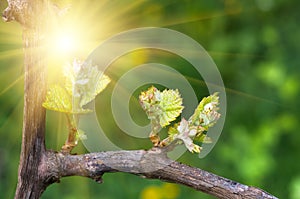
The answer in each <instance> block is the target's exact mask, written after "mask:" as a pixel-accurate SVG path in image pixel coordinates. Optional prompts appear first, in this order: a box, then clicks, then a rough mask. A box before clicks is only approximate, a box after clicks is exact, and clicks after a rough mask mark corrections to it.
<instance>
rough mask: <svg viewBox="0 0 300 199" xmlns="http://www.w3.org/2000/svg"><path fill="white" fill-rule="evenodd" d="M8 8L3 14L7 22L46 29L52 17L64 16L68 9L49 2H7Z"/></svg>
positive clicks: (33, 0)
mask: <svg viewBox="0 0 300 199" xmlns="http://www.w3.org/2000/svg"><path fill="white" fill-rule="evenodd" d="M7 2H8V6H7V8H6V9H5V10H4V11H3V13H2V19H3V20H4V21H5V22H9V21H16V22H18V23H20V24H21V25H22V26H23V27H24V28H27V29H33V28H36V27H39V28H40V27H44V28H45V27H46V24H47V23H48V22H49V20H51V19H52V17H60V16H62V15H64V14H65V13H66V12H67V10H68V9H69V7H68V8H64V9H60V8H59V7H58V6H57V5H55V4H53V3H50V2H49V0H7Z"/></svg>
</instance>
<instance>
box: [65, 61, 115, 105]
mask: <svg viewBox="0 0 300 199" xmlns="http://www.w3.org/2000/svg"><path fill="white" fill-rule="evenodd" d="M64 75H65V77H66V81H65V87H66V90H67V91H68V93H70V94H71V95H72V96H73V97H74V98H75V101H76V102H77V105H76V106H78V107H79V108H82V107H83V106H84V105H86V104H88V103H89V102H91V101H92V100H94V99H95V97H96V96H97V95H98V94H99V93H100V92H101V91H103V90H104V89H105V88H106V86H107V85H108V84H109V83H110V78H109V77H108V76H106V75H104V73H103V72H102V71H100V70H99V69H98V67H97V66H96V65H92V63H91V62H83V63H82V62H79V61H76V60H75V61H74V62H73V65H67V66H66V67H65V70H64Z"/></svg>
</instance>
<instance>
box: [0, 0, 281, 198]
mask: <svg viewBox="0 0 300 199" xmlns="http://www.w3.org/2000/svg"><path fill="white" fill-rule="evenodd" d="M56 8H57V7H56V6H52V4H50V3H49V1H48V0H8V7H7V8H6V9H5V11H4V12H3V14H2V18H3V19H4V20H5V21H17V22H18V23H20V24H21V25H22V27H23V42H24V72H25V80H24V119H23V132H22V134H23V135H22V149H21V155H20V165H19V173H18V184H17V189H16V194H15V198H16V199H28V198H32V199H38V198H40V196H41V194H42V193H43V191H44V190H45V189H46V188H47V187H48V186H49V185H51V184H52V183H55V182H59V180H60V179H61V178H62V177H66V176H84V177H88V178H91V179H93V180H96V181H97V182H102V175H103V174H104V173H107V172H126V173H131V174H134V175H138V176H142V177H144V178H149V179H160V180H164V181H168V182H173V183H178V184H182V185H185V186H189V187H191V188H194V189H195V190H199V191H203V192H205V193H208V194H211V195H213V196H216V197H219V198H226V199H227V198H270V199H271V198H272V199H273V198H274V199H275V198H276V197H274V196H272V195H270V194H268V193H266V192H265V191H263V190H260V189H258V188H254V187H250V186H247V185H242V184H240V183H237V182H234V181H231V180H228V179H226V178H223V177H220V176H217V175H215V174H212V173H209V172H207V171H203V170H201V169H198V168H193V167H190V166H187V165H184V164H181V163H178V162H176V161H173V160H170V159H169V158H167V156H166V155H165V154H166V153H165V151H164V150H163V149H161V148H159V147H154V148H152V149H150V150H148V151H146V150H136V151H111V152H99V153H89V154H83V155H70V154H66V153H61V152H54V151H51V150H47V149H46V148H45V109H44V108H43V107H42V103H43V102H44V100H45V96H46V89H47V86H46V83H45V82H46V81H47V73H46V64H45V60H44V57H45V53H44V51H43V48H42V44H43V39H44V38H45V37H44V33H45V32H46V31H47V24H48V23H47V20H51V17H50V16H53V15H50V14H51V13H53V12H56V13H57V12H58V13H59V11H56ZM58 15H59V14H58ZM49 17H50V19H49ZM54 17H56V16H54Z"/></svg>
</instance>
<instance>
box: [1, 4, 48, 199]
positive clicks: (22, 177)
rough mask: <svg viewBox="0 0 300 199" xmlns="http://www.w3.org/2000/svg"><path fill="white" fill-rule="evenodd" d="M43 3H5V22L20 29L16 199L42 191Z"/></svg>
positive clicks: (44, 89)
mask: <svg viewBox="0 0 300 199" xmlns="http://www.w3.org/2000/svg"><path fill="white" fill-rule="evenodd" d="M46 15H47V1H46V0H8V7H7V8H6V10H5V11H4V13H3V19H4V20H5V21H11V20H15V21H17V22H19V23H20V24H21V25H22V27H23V42H24V71H25V80H24V113H23V115H24V116H23V132H22V133H23V134H22V149H21V155H20V164H19V173H18V184H17V190H16V194H15V198H16V199H21V198H22V199H23V198H24V199H25V198H27V199H28V198H39V197H40V196H41V194H42V192H43V191H44V190H45V189H46V186H47V185H46V184H45V183H44V182H45V179H44V177H43V174H42V173H41V172H40V171H39V165H40V163H41V161H42V157H43V154H44V153H45V109H44V108H43V107H42V103H43V101H44V99H45V95H46V81H47V80H46V65H45V63H46V62H45V61H46V60H45V52H44V49H43V41H42V40H43V38H44V37H43V33H44V31H45V27H46V26H45V23H44V21H43V20H45V19H46V18H45V16H46Z"/></svg>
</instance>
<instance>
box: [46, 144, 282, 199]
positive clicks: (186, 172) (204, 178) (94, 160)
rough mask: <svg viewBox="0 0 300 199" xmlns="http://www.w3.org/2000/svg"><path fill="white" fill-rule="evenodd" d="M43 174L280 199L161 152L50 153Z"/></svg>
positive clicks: (51, 177) (228, 197)
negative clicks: (127, 179) (116, 177)
mask: <svg viewBox="0 0 300 199" xmlns="http://www.w3.org/2000/svg"><path fill="white" fill-rule="evenodd" d="M42 165H43V166H42V167H41V168H42V169H41V172H43V173H45V174H47V177H46V179H49V180H50V181H51V183H52V182H57V181H59V179H60V178H61V177H65V176H73V175H76V176H84V177H88V178H91V179H93V180H95V181H97V182H100V183H101V182H102V175H103V174H104V173H111V172H126V173H131V174H134V175H138V176H141V177H143V178H148V179H159V180H163V181H167V182H172V183H177V184H182V185H185V186H188V187H191V188H193V189H195V190H198V191H202V192H205V193H207V194H210V195H212V196H216V197H218V198H221V199H232V198H245V199H250V198H251V199H252V198H262V199H276V197H274V196H272V195H270V194H269V193H267V192H265V191H263V190H260V189H258V188H255V187H251V186H247V185H243V184H240V183H238V182H234V181H232V180H229V179H226V178H223V177H220V176H217V175H215V174H212V173H210V172H207V171H204V170H201V169H199V168H194V167H191V166H188V165H185V164H181V163H179V162H176V161H173V160H171V159H169V158H167V156H166V155H165V152H164V150H163V149H161V148H157V147H154V148H152V149H150V150H148V151H146V150H136V151H108V152H99V153H90V154H84V155H66V154H63V153H56V152H51V151H47V152H46V153H45V156H44V159H43V164H42Z"/></svg>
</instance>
